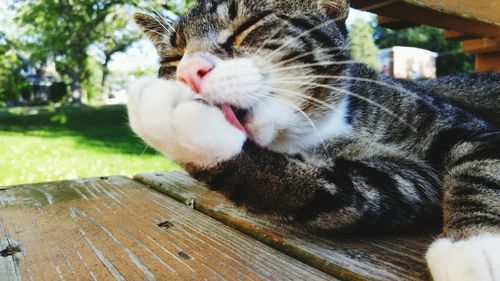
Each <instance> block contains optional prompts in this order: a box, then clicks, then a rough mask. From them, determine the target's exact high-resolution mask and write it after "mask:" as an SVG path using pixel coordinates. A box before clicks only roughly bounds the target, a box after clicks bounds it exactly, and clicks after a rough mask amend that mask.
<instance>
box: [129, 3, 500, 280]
mask: <svg viewBox="0 0 500 281" xmlns="http://www.w3.org/2000/svg"><path fill="white" fill-rule="evenodd" d="M347 8H348V3H347V2H346V1H312V0H309V1H295V0H283V1H273V0H259V1H250V0H202V1H199V3H198V4H197V5H195V6H194V7H193V9H192V10H191V11H190V12H189V13H188V14H187V15H186V17H184V18H183V19H181V20H180V21H179V22H177V23H175V24H173V29H172V30H170V31H169V30H165V29H164V28H162V27H160V26H159V25H158V24H156V23H155V21H156V22H157V20H153V19H152V18H151V17H148V16H145V15H139V16H137V17H136V21H137V22H138V23H139V25H141V26H142V27H143V28H144V30H145V32H146V34H148V35H149V36H150V38H151V39H152V40H153V41H154V42H155V43H156V46H157V48H158V51H159V54H160V57H161V58H162V62H163V63H162V65H161V67H160V71H159V76H160V77H163V78H166V79H170V78H172V77H173V76H174V74H175V65H173V64H171V63H172V61H175V60H178V59H179V58H180V57H182V54H185V53H196V52H205V53H210V54H212V55H214V56H217V57H218V58H220V59H222V60H225V59H231V58H239V57H252V58H254V59H255V57H257V59H256V61H257V62H256V65H257V66H258V67H261V68H267V69H269V67H270V68H271V69H274V70H275V71H276V72H267V73H264V74H263V76H264V78H266V79H268V80H270V81H272V82H273V83H275V84H276V85H279V86H280V87H281V89H285V90H287V91H290V92H292V91H293V92H299V93H300V94H301V95H300V98H298V99H295V100H293V103H294V105H296V106H297V108H300V109H301V110H302V111H303V112H304V113H305V114H306V115H307V116H308V117H309V118H310V121H311V122H312V123H313V124H316V125H317V124H320V122H321V121H322V120H325V116H327V115H328V114H329V113H331V111H332V110H333V109H334V108H337V107H338V105H339V104H341V103H342V102H345V103H346V114H345V115H344V121H345V123H346V125H345V126H347V127H348V128H349V133H346V134H342V135H340V134H336V133H334V131H332V134H331V135H330V136H329V137H328V138H327V139H324V140H323V141H322V142H321V143H318V144H317V145H315V146H314V147H306V146H304V147H301V146H294V149H288V150H287V149H283V147H284V144H285V143H286V142H290V141H291V140H292V139H293V140H297V139H298V140H300V139H305V136H304V135H300V134H298V133H297V130H295V131H294V129H295V128H286V127H285V128H280V130H279V132H277V133H276V134H275V136H274V139H273V141H271V142H270V143H267V144H266V145H256V144H255V143H254V142H253V141H251V140H249V141H247V142H246V144H245V145H244V147H243V150H242V152H241V153H239V154H238V155H236V156H235V157H233V158H232V159H229V160H227V161H223V162H221V163H218V165H216V166H215V167H210V168H206V167H200V166H197V165H195V164H193V163H180V164H181V165H183V166H184V167H185V169H186V170H187V171H188V172H189V173H190V174H191V175H193V176H194V177H195V178H197V179H199V180H201V181H203V182H205V183H207V184H208V186H209V187H211V188H213V189H214V190H217V191H220V192H222V193H223V194H225V195H226V196H227V197H228V198H230V199H231V200H233V201H234V202H236V203H237V204H239V205H242V206H245V207H246V208H248V209H249V210H251V211H253V212H255V213H258V214H264V215H269V216H270V217H274V218H278V219H280V220H282V221H285V222H287V223H294V224H299V225H301V226H302V227H308V228H310V229H311V230H314V231H320V232H326V233H339V232H353V231H363V232H367V231H388V230H396V229H398V230H402V229H412V228H418V227H420V226H421V225H429V224H430V223H433V224H441V223H442V224H443V234H442V236H443V237H448V238H450V239H454V240H461V239H468V238H470V237H472V236H476V235H481V234H484V233H489V234H495V235H500V129H499V123H498V122H499V120H500V114H499V112H500V102H498V101H499V98H500V84H499V81H500V74H499V73H487V74H480V75H479V74H475V75H462V76H457V77H449V78H444V79H439V80H435V81H428V82H418V83H414V82H409V81H400V80H394V79H391V78H389V77H386V76H383V75H381V74H379V73H377V72H375V71H373V70H371V69H369V68H368V67H366V66H365V65H363V64H358V63H354V62H352V61H351V58H350V55H349V51H348V47H347V45H346V32H345V22H344V20H345V17H346V15H347ZM165 25H166V24H165ZM158 33H161V34H163V35H162V36H159V35H158ZM259 58H260V59H262V61H259ZM276 73H278V74H279V75H276ZM266 75H267V76H266ZM273 79H274V80H273ZM266 81H267V80H266ZM269 95H272V96H274V97H277V98H283V99H284V98H285V96H286V95H283V93H282V92H280V91H273V90H271V91H270V92H269ZM290 101H291V100H290ZM304 124H307V123H304ZM294 126H295V125H294ZM310 134H312V133H310ZM285 140H286V141H285ZM296 147H300V149H298V148H296ZM499 266H500V265H499ZM442 280H444V279H442ZM494 280H496V279H494Z"/></svg>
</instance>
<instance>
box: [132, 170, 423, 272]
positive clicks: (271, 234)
mask: <svg viewBox="0 0 500 281" xmlns="http://www.w3.org/2000/svg"><path fill="white" fill-rule="evenodd" d="M135 179H136V180H138V181H140V182H142V183H145V184H147V185H149V186H151V187H152V188H155V189H156V190H158V191H160V192H162V193H164V194H167V195H169V196H171V197H173V198H175V199H177V200H178V201H180V202H184V203H188V204H193V203H194V208H195V209H196V210H199V211H200V212H203V213H205V214H207V215H209V216H211V217H213V218H216V219H217V220H220V221H222V222H224V223H225V224H227V225H229V226H231V227H233V228H235V229H239V230H240V231H242V232H244V233H246V234H248V235H250V236H252V237H254V238H256V239H258V240H260V241H262V242H264V243H266V244H268V245H271V246H273V247H275V248H277V249H279V250H281V251H283V252H285V253H287V254H288V255H290V256H293V257H295V258H297V259H299V260H301V261H303V262H305V263H307V264H309V265H311V266H314V267H316V268H318V269H321V270H323V271H324V272H327V273H329V274H331V275H333V276H335V277H337V278H339V279H341V280H429V274H428V272H427V269H426V265H425V263H424V261H423V256H424V253H425V251H426V248H427V245H428V244H429V243H430V242H431V241H432V237H431V235H430V234H420V235H416V236H410V237H408V236H405V235H394V236H393V237H358V238H352V239H347V238H329V239H326V238H320V237H316V236H313V235H311V234H308V233H305V232H303V231H301V230H300V229H293V228H290V227H286V226H276V225H275V224H273V223H272V222H269V221H266V220H265V219H263V218H259V217H255V216H252V215H250V214H248V213H246V212H245V211H244V210H242V209H240V208H237V207H235V206H234V205H233V204H232V203H230V202H229V201H227V200H226V199H225V198H224V197H223V196H221V195H220V194H218V193H216V192H213V191H210V190H208V189H207V188H205V187H203V186H201V185H200V184H199V183H198V182H196V181H195V180H193V179H192V178H191V177H189V176H188V175H187V174H186V173H184V172H180V171H179V172H168V173H155V174H142V175H137V176H136V177H135Z"/></svg>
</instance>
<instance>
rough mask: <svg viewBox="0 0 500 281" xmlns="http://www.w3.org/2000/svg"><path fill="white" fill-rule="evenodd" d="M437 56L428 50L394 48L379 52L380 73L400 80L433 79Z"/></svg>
mask: <svg viewBox="0 0 500 281" xmlns="http://www.w3.org/2000/svg"><path fill="white" fill-rule="evenodd" d="M437 57H438V54H437V53H435V52H431V51H429V50H424V49H419V48H413V47H400V46H395V47H392V48H387V49H382V50H380V54H379V60H380V62H381V65H382V72H384V73H386V74H388V75H390V76H392V77H394V78H400V79H412V80H415V79H435V78H436V58H437Z"/></svg>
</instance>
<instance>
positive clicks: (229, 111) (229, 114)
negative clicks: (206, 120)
mask: <svg viewBox="0 0 500 281" xmlns="http://www.w3.org/2000/svg"><path fill="white" fill-rule="evenodd" d="M220 107H221V109H222V112H223V113H224V116H225V117H226V119H227V121H229V123H231V124H232V125H233V126H235V127H236V128H238V129H240V130H241V131H242V132H243V133H245V134H246V135H247V136H248V132H247V130H246V129H245V127H243V125H242V124H241V122H240V120H238V118H237V117H236V114H235V113H234V110H233V108H232V107H231V105H229V104H223V105H221V106H220Z"/></svg>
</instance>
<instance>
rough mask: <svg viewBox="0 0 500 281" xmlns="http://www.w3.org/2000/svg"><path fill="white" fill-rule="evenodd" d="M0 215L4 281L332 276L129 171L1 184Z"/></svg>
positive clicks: (0, 270) (0, 276)
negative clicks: (7, 251) (14, 249)
mask: <svg viewBox="0 0 500 281" xmlns="http://www.w3.org/2000/svg"><path fill="white" fill-rule="evenodd" d="M0 222H1V225H0V241H1V242H0V248H2V249H3V248H4V247H6V246H8V244H9V243H11V244H12V243H15V244H16V245H17V244H20V245H22V252H21V253H18V254H15V256H8V257H0V280H2V281H3V280H9V281H10V280H20V279H22V280H50V281H52V280H332V279H333V278H332V277H331V276H329V275H327V274H325V273H323V272H321V271H319V270H316V269H314V268H312V267H310V266H307V265H305V264H303V263H301V262H299V261H297V260H295V259H293V258H290V257H289V256H286V255H284V254H283V253H281V252H279V251H277V250H275V249H273V248H271V247H269V246H266V245H265V244H262V243H260V242H258V241H256V240H254V239H252V238H250V237H248V236H245V235H243V234H241V233H240V232H238V231H235V230H234V229H231V228H230V227H228V226H226V225H224V224H222V223H220V222H218V221H216V220H213V219H211V218H209V217H207V216H205V215H203V214H201V213H199V212H197V211H195V210H193V209H192V208H190V207H188V206H185V205H183V204H180V203H178V202H177V201H175V200H173V199H171V198H169V197H167V196H165V195H163V194H160V193H158V192H156V191H154V190H152V189H150V188H147V187H145V186H143V185H141V184H139V183H137V182H134V181H132V180H130V179H127V178H124V177H109V178H108V177H106V178H101V179H85V180H77V181H63V182H54V183H46V184H36V185H25V186H18V187H13V188H9V189H7V190H3V191H0ZM7 240H8V241H10V242H6V241H7ZM2 249H0V251H1V250H2Z"/></svg>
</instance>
